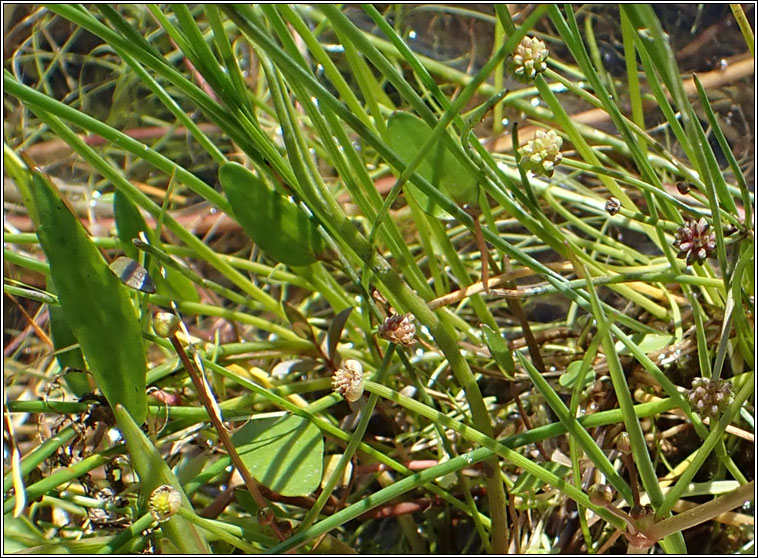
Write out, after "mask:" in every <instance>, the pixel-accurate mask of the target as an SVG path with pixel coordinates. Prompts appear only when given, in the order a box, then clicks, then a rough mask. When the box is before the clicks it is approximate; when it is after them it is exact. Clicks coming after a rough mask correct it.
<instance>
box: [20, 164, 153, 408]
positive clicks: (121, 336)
mask: <svg viewBox="0 0 758 558" xmlns="http://www.w3.org/2000/svg"><path fill="white" fill-rule="evenodd" d="M32 188H33V192H34V198H35V203H36V206H37V211H38V214H39V219H40V225H39V229H38V231H37V235H38V236H39V240H40V244H41V245H42V249H43V250H44V252H45V255H46V256H47V261H48V262H49V264H50V276H51V278H52V280H53V283H55V288H56V289H57V291H58V299H59V301H60V305H61V308H62V309H63V312H64V314H65V316H66V321H67V322H68V324H69V326H70V327H71V330H72V331H73V333H74V335H75V336H76V338H77V339H78V340H79V345H80V346H81V349H82V352H83V353H84V356H85V357H86V359H87V363H88V365H89V369H90V370H91V371H92V374H93V376H94V377H95V381H96V382H97V385H98V387H99V388H100V389H101V390H102V392H103V394H104V395H105V397H106V398H107V399H108V402H109V403H110V404H111V406H114V405H116V404H118V403H120V404H122V405H124V406H125V407H126V408H127V409H129V412H130V413H131V414H132V416H134V417H135V419H136V420H138V421H139V422H142V421H144V420H145V416H146V414H147V396H146V395H145V369H146V363H145V350H144V347H143V346H142V332H141V331H140V326H139V322H138V321H137V316H136V314H135V312H134V308H133V307H132V304H131V301H130V299H129V295H128V294H127V292H126V290H125V287H124V286H123V285H122V284H121V282H120V281H119V280H118V279H117V278H116V276H115V275H113V273H112V272H111V270H110V268H109V267H108V264H107V263H106V262H105V260H104V259H103V257H102V255H101V254H100V252H99V250H98V249H97V248H96V247H95V245H94V244H93V243H92V240H91V239H90V238H89V236H88V235H87V233H86V231H85V230H84V227H82V225H81V224H80V223H79V220H78V219H77V218H76V217H75V216H74V215H73V214H72V213H71V212H70V211H69V210H68V208H67V207H66V205H65V204H64V203H63V200H62V199H61V198H60V197H59V196H58V195H57V193H56V191H55V189H54V187H53V186H52V184H51V183H50V182H49V180H48V179H47V178H46V177H45V176H44V175H43V174H42V173H40V172H35V173H34V178H33V180H32Z"/></svg>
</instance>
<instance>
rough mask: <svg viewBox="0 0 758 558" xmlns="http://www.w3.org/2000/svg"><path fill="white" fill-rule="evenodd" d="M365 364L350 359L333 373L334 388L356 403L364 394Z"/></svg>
mask: <svg viewBox="0 0 758 558" xmlns="http://www.w3.org/2000/svg"><path fill="white" fill-rule="evenodd" d="M363 383H364V382H363V365H362V364H361V363H360V362H358V361H357V360H353V359H348V360H346V361H345V362H344V363H343V364H342V366H341V367H340V368H339V369H338V370H337V371H336V372H335V373H334V374H333V375H332V388H333V389H334V391H336V392H337V393H339V394H340V395H341V396H342V397H344V398H345V399H347V400H348V401H350V402H351V403H354V402H355V401H358V400H359V399H360V398H361V395H363Z"/></svg>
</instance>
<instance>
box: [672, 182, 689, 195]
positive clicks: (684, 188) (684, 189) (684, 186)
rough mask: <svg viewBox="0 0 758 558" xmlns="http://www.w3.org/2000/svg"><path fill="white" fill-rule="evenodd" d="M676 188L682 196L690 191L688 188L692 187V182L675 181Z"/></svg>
mask: <svg viewBox="0 0 758 558" xmlns="http://www.w3.org/2000/svg"><path fill="white" fill-rule="evenodd" d="M676 189H677V190H679V193H680V194H682V195H683V196H686V195H687V194H689V193H690V190H691V189H692V184H690V183H689V182H677V183H676Z"/></svg>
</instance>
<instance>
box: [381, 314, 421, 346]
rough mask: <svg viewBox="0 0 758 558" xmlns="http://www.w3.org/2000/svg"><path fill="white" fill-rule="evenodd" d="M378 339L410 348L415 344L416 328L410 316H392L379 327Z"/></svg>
mask: <svg viewBox="0 0 758 558" xmlns="http://www.w3.org/2000/svg"><path fill="white" fill-rule="evenodd" d="M379 337H381V338H382V339H386V340H387V341H389V342H391V343H395V344H397V345H403V346H404V347H410V346H411V345H413V344H415V343H416V326H415V325H414V324H413V320H412V318H411V315H410V314H404V315H401V314H393V315H392V316H390V317H389V318H387V319H386V320H384V323H383V324H382V325H380V326H379Z"/></svg>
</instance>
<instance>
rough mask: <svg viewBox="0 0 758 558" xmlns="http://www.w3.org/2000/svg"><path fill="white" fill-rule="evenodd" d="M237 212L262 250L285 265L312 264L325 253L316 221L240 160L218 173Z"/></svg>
mask: <svg viewBox="0 0 758 558" xmlns="http://www.w3.org/2000/svg"><path fill="white" fill-rule="evenodd" d="M218 178H219V181H220V182H221V186H222V187H223V189H224V193H225V194H226V196H227V198H229V203H230V204H231V206H232V208H233V211H234V215H235V216H236V218H237V221H239V224H240V225H242V228H243V229H245V232H247V234H249V235H250V238H251V239H252V240H253V242H255V243H256V244H257V245H258V246H259V247H260V248H261V250H263V251H264V252H266V254H268V255H269V256H270V257H271V258H273V259H275V260H276V261H278V262H281V263H283V264H286V265H294V266H298V265H310V264H312V263H315V262H316V260H317V259H318V258H319V256H323V255H324V253H325V246H324V240H323V238H322V237H321V235H320V234H319V232H318V229H317V228H316V225H315V224H314V223H313V221H312V220H311V219H310V218H309V217H308V215H306V214H305V212H304V211H303V210H301V209H300V208H299V207H298V206H297V205H295V204H294V203H292V202H291V201H290V200H288V199H287V198H286V197H285V196H284V195H282V194H280V193H279V192H277V191H276V190H274V189H272V188H270V187H269V186H268V185H267V184H266V183H265V182H263V181H262V180H261V179H260V178H258V177H257V176H255V175H254V174H253V173H252V172H250V171H249V170H247V169H246V168H245V167H243V166H242V165H240V164H238V163H225V164H223V165H222V166H221V168H220V169H219V172H218Z"/></svg>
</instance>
